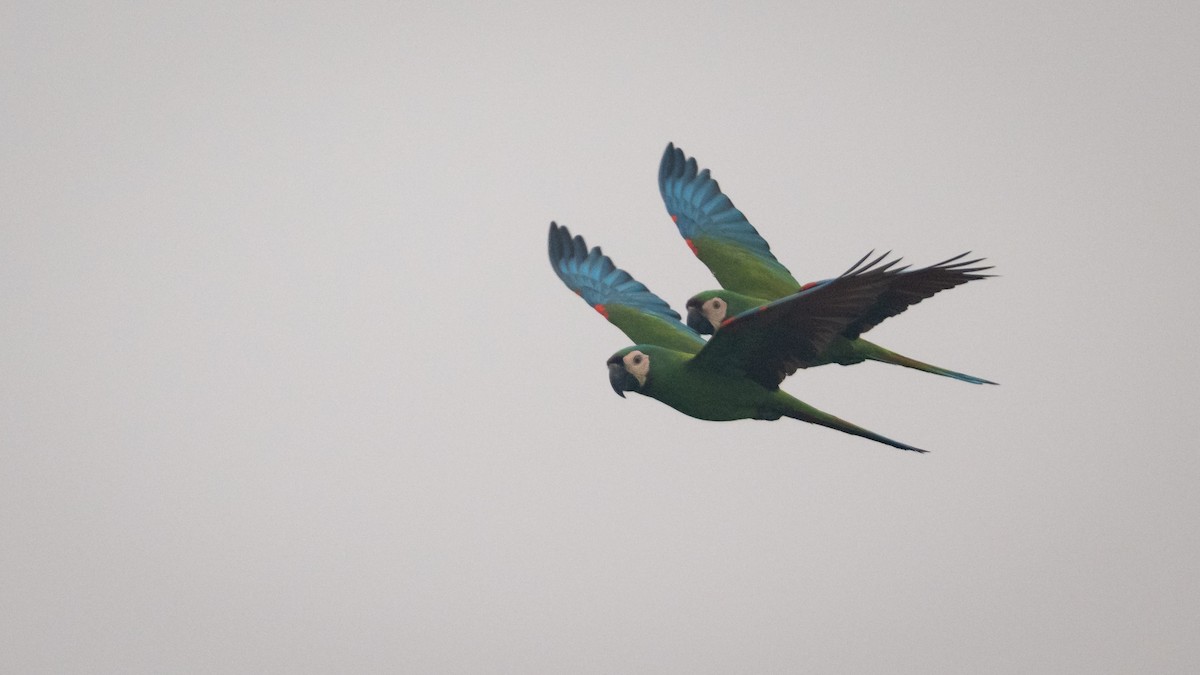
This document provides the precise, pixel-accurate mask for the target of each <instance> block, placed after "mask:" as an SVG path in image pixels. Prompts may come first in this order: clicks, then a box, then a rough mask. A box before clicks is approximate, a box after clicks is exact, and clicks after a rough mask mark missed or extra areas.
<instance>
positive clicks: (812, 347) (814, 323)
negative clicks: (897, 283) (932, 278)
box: [688, 253, 906, 389]
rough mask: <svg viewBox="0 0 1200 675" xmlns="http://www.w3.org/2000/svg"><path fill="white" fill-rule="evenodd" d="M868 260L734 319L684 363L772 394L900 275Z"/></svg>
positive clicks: (890, 264) (879, 261) (892, 264)
mask: <svg viewBox="0 0 1200 675" xmlns="http://www.w3.org/2000/svg"><path fill="white" fill-rule="evenodd" d="M870 255H871V254H867V256H864V257H863V258H862V259H861V260H859V261H858V262H857V263H855V264H854V265H853V266H852V267H851V268H850V269H849V270H847V271H846V273H845V274H843V275H841V276H839V277H837V278H835V279H830V280H828V281H823V282H820V283H818V284H816V285H815V286H813V287H811V288H809V289H807V290H804V291H801V292H799V293H796V294H794V295H790V296H788V297H786V298H782V299H779V300H776V301H774V302H771V303H768V304H766V305H763V306H761V307H757V308H755V309H751V310H749V311H746V312H743V313H741V314H738V315H737V316H735V317H733V318H732V319H730V320H729V321H728V322H726V323H725V324H724V325H723V326H721V329H720V330H718V331H717V332H716V334H715V335H713V337H712V339H710V340H709V341H708V344H707V345H706V346H705V347H704V349H701V350H700V353H698V354H696V356H695V357H694V358H692V360H691V361H689V362H688V367H690V368H703V369H709V370H711V371H715V372H720V373H723V374H727V375H741V376H745V377H749V378H750V379H753V380H754V381H755V382H758V383H759V384H761V385H762V386H764V387H766V388H767V389H776V388H778V387H779V383H780V382H782V381H783V379H784V378H785V377H787V376H788V375H791V374H792V373H794V372H796V369H797V368H802V367H807V366H808V365H811V364H813V363H815V362H816V361H817V357H818V356H819V355H820V354H821V352H823V351H824V350H825V348H826V347H828V346H829V343H830V342H832V341H833V339H834V338H835V337H837V336H838V335H840V334H842V332H843V331H844V330H845V329H846V327H847V326H849V325H850V324H852V323H853V322H855V321H857V320H859V319H861V317H862V316H863V315H864V313H866V312H868V311H869V310H870V309H871V308H872V307H874V306H875V304H876V303H877V302H878V301H879V298H880V296H881V295H882V294H883V293H885V292H887V290H888V288H889V287H890V284H891V283H892V281H893V280H894V278H895V277H896V276H897V275H898V274H901V273H903V271H904V270H905V269H906V268H904V267H899V268H896V267H895V265H896V264H897V263H899V262H900V261H899V259H897V260H892V261H890V262H886V263H885V262H883V259H884V258H885V257H887V254H886V253H885V254H884V255H882V256H879V257H878V258H875V259H874V260H872V261H870V262H866V260H867V258H868V257H870Z"/></svg>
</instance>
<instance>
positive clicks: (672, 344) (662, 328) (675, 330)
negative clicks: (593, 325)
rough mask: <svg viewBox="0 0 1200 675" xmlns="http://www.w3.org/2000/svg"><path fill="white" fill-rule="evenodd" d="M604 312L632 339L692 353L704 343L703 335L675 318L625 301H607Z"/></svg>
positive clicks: (698, 349) (609, 319)
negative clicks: (661, 315) (645, 309)
mask: <svg viewBox="0 0 1200 675" xmlns="http://www.w3.org/2000/svg"><path fill="white" fill-rule="evenodd" d="M605 312H606V314H607V316H606V318H607V319H608V321H609V323H611V324H613V325H614V326H616V327H617V328H620V329H621V332H623V333H625V335H626V336H628V337H629V339H630V340H633V341H634V342H638V343H646V344H655V345H661V346H663V347H666V348H667V349H673V350H675V351H680V352H684V353H685V354H695V353H696V352H698V351H700V349H701V348H702V347H704V345H705V340H704V338H702V337H700V336H699V335H697V334H696V333H695V332H694V331H692V330H690V329H688V327H687V326H684V325H683V324H681V323H679V321H677V320H676V321H669V320H667V319H664V318H662V317H659V316H655V315H653V314H647V313H645V312H643V311H641V310H639V309H635V308H633V307H630V306H628V305H618V304H610V305H607V306H606V307H605Z"/></svg>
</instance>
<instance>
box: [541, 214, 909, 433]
mask: <svg viewBox="0 0 1200 675" xmlns="http://www.w3.org/2000/svg"><path fill="white" fill-rule="evenodd" d="M549 253H550V264H551V267H553V269H554V272H555V274H557V275H558V277H559V279H561V280H562V281H563V283H564V284H566V286H567V287H568V288H570V289H571V290H572V291H574V292H575V293H576V294H577V295H579V296H580V297H581V298H583V300H584V302H586V303H587V304H588V305H589V306H591V307H592V308H593V309H595V310H596V311H597V312H599V313H600V314H601V315H602V316H604V318H605V319H607V320H608V321H609V322H610V323H612V324H613V325H615V326H617V327H618V328H620V329H621V331H622V332H624V333H625V334H626V335H627V336H629V337H630V338H631V339H633V340H634V341H636V342H638V344H637V345H636V346H635V347H630V348H627V349H625V350H622V351H621V352H618V354H620V355H622V357H624V356H629V361H628V363H629V367H630V368H631V371H623V372H626V373H627V374H629V377H631V378H633V379H632V380H630V381H629V382H633V383H637V385H638V386H637V387H636V388H634V387H633V386H632V384H630V385H629V386H628V387H626V388H623V389H622V388H617V385H618V382H617V380H616V379H615V378H616V376H617V372H616V370H615V369H614V368H613V361H612V359H610V360H609V379H610V382H611V383H612V384H613V386H614V388H617V393H618V394H621V396H622V397H623V396H624V393H623V392H624V391H630V390H633V391H639V392H640V393H643V394H646V395H647V396H651V397H653V398H656V399H658V400H660V401H662V402H663V403H666V404H667V405H669V406H671V407H672V408H675V409H676V410H678V411H680V412H682V413H684V414H686V415H689V416H691V417H696V418H699V419H704V420H714V421H726V420H735V419H764V420H775V419H779V418H780V417H783V416H787V417H794V418H796V419H800V420H803V421H805V422H810V423H813V424H819V425H822V426H826V427H829V428H832V429H837V430H838V431H843V432H845V433H849V434H854V435H856V436H862V437H863V438H868V439H871V440H874V441H878V442H880V443H885V444H887V445H891V446H893V447H897V448H901V449H904V450H914V451H917V452H924V451H923V450H919V449H918V448H915V447H913V446H911V445H907V444H905V443H900V442H898V441H894V440H892V439H889V438H887V437H886V436H881V435H879V434H876V433H874V432H871V431H868V430H866V429H863V428H862V427H859V426H857V425H854V424H851V423H849V422H847V421H845V420H842V419H840V418H838V417H835V416H833V415H830V414H828V413H825V412H822V411H820V410H818V409H816V408H814V407H812V406H810V405H808V404H805V403H803V402H801V401H799V400H797V399H796V398H795V397H792V396H790V395H788V394H786V393H784V392H782V391H780V390H779V383H780V382H782V381H783V379H784V378H785V377H787V376H788V375H791V374H792V373H794V372H795V371H796V369H797V367H799V364H802V363H806V362H809V361H811V360H812V359H814V358H816V356H817V355H818V354H820V353H823V352H824V351H826V350H827V348H828V343H829V341H830V340H834V339H836V338H837V336H838V335H839V334H840V333H841V332H842V331H843V330H845V327H846V326H847V325H849V324H851V323H853V322H855V321H858V320H860V319H861V317H862V316H863V315H864V312H866V311H867V310H868V309H869V308H870V307H871V306H873V305H874V303H876V302H877V300H878V297H879V295H880V294H881V293H884V292H886V291H887V289H888V287H889V286H890V284H891V282H892V279H893V277H894V276H895V275H897V274H900V273H902V268H901V269H893V267H894V266H895V264H896V263H895V261H893V262H888V263H882V264H881V261H882V260H883V256H880V257H879V258H876V259H875V260H873V261H870V262H866V264H864V262H865V261H866V257H864V258H863V259H862V260H860V261H859V262H858V263H856V264H855V265H854V266H853V267H851V268H850V270H848V271H847V272H846V273H845V274H843V275H842V276H840V277H838V278H836V279H832V280H829V281H826V282H822V283H821V284H817V285H816V286H814V287H813V288H812V289H810V290H808V291H805V292H802V293H795V294H792V295H789V296H786V297H784V298H782V299H780V300H777V301H774V302H771V303H767V304H765V305H763V306H757V305H756V306H755V307H754V308H753V311H751V312H747V313H745V314H743V315H740V316H737V317H733V318H731V319H730V320H729V321H727V322H726V328H725V329H724V330H722V331H721V333H720V334H719V335H715V336H713V338H712V339H710V340H708V341H705V340H704V338H702V337H701V336H700V334H699V333H697V332H695V331H694V330H692V329H691V328H689V327H688V326H686V325H684V324H683V323H682V321H681V320H680V316H679V314H677V313H675V312H674V310H672V309H671V308H670V307H669V306H668V305H667V303H666V302H664V301H663V300H662V299H661V298H659V297H658V296H657V295H655V294H654V293H652V292H650V290H649V289H648V288H646V287H645V286H644V285H643V284H641V283H639V282H638V281H636V280H635V279H634V278H633V277H632V276H630V275H629V273H627V272H625V271H624V270H621V269H619V268H617V267H616V265H615V264H613V262H612V260H611V259H610V258H609V257H608V256H606V255H604V254H603V252H602V251H601V250H600V248H599V247H595V248H592V249H590V250H589V249H588V247H587V244H586V243H585V242H584V240H583V238H582V237H579V236H575V237H572V236H571V233H570V232H569V231H568V230H567V228H565V227H561V226H559V225H558V224H556V223H551V224H550V235H549ZM633 352H637V354H636V355H631V354H632V353H633ZM634 359H637V360H638V363H633V361H634ZM652 359H653V361H654V365H653V368H652V369H651V367H650V361H651V360H652ZM643 365H644V366H645V368H646V370H645V372H642V371H641V370H639V369H640V368H641V367H642V366H643ZM632 373H640V377H641V379H640V380H639V379H638V377H639V375H635V374H632ZM621 384H622V386H625V385H626V384H628V383H627V382H626V381H625V380H623V379H622V380H621Z"/></svg>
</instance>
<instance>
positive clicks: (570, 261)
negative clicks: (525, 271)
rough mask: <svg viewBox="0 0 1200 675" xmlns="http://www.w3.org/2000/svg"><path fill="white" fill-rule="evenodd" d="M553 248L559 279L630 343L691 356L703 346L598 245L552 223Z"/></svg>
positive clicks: (663, 303)
mask: <svg viewBox="0 0 1200 675" xmlns="http://www.w3.org/2000/svg"><path fill="white" fill-rule="evenodd" d="M549 249H550V266H551V267H553V268H554V273H555V274H557V275H558V278H559V279H562V282H563V283H564V284H566V285H567V288H569V289H571V290H572V291H575V293H576V294H577V295H578V296H579V297H581V298H583V300H584V302H586V303H587V304H588V305H589V306H591V307H592V309H595V310H596V311H597V312H599V313H600V315H601V316H603V317H604V318H605V319H608V321H609V323H611V324H613V325H614V326H616V327H617V328H620V329H621V331H622V332H623V333H625V335H627V336H629V339H631V340H633V341H634V342H636V343H639V344H652V345H659V346H662V347H667V348H669V349H674V350H676V351H681V352H686V353H688V354H695V353H696V352H698V351H700V349H701V348H702V347H704V345H705V341H704V338H702V337H701V336H700V334H699V333H697V332H696V331H694V330H692V329H691V328H688V327H687V326H685V325H684V324H683V323H682V321H680V317H679V314H678V313H676V312H675V310H673V309H671V307H670V305H668V304H667V303H666V301H664V300H663V299H662V298H660V297H658V296H657V295H655V294H654V293H651V292H650V289H648V288H646V287H645V285H643V284H642V283H640V282H639V281H637V280H636V279H634V278H633V277H632V276H630V275H629V273H628V272H626V271H625V270H622V269H619V268H618V267H617V266H616V265H614V264H613V261H612V259H611V258H609V257H608V256H606V255H604V253H603V251H601V250H600V247H599V246H597V247H595V248H593V249H591V250H590V251H589V250H588V247H587V243H585V242H584V240H583V237H580V236H575V237H572V236H571V232H570V231H569V230H567V228H566V227H563V226H561V225H558V224H557V223H550V237H549Z"/></svg>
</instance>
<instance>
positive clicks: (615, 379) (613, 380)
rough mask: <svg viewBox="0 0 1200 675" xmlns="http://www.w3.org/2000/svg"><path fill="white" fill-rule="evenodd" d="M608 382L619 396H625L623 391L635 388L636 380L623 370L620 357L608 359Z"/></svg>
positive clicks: (623, 366)
mask: <svg viewBox="0 0 1200 675" xmlns="http://www.w3.org/2000/svg"><path fill="white" fill-rule="evenodd" d="M631 380H632V382H631ZM608 383H609V384H611V385H612V388H613V391H615V392H617V396H620V397H621V398H625V392H627V391H634V390H635V389H637V380H636V379H634V377H633V376H632V375H630V374H629V372H628V371H626V370H625V364H624V363H623V362H622V361H621V360H620V359H616V360H612V359H610V360H609V362H608Z"/></svg>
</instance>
